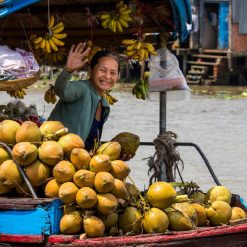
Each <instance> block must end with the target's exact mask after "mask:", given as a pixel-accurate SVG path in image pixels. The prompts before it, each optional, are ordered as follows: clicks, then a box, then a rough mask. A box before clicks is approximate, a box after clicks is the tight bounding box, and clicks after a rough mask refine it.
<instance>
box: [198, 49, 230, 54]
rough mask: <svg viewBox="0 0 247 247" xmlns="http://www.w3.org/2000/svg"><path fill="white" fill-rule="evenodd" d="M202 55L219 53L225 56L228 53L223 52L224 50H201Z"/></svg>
mask: <svg viewBox="0 0 247 247" xmlns="http://www.w3.org/2000/svg"><path fill="white" fill-rule="evenodd" d="M203 52H204V53H214V54H215V53H218V54H219V53H221V54H227V53H228V51H225V50H217V49H205V50H203Z"/></svg>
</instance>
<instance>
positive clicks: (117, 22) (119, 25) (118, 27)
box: [116, 20, 123, 33]
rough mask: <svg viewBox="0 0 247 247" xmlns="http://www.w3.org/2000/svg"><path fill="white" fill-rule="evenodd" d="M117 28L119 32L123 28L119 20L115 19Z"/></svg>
mask: <svg viewBox="0 0 247 247" xmlns="http://www.w3.org/2000/svg"><path fill="white" fill-rule="evenodd" d="M116 25H117V30H118V31H119V32H120V33H121V32H123V28H122V25H121V23H120V22H119V20H116Z"/></svg>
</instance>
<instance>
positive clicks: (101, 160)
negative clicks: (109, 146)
mask: <svg viewBox="0 0 247 247" xmlns="http://www.w3.org/2000/svg"><path fill="white" fill-rule="evenodd" d="M89 170H90V171H92V172H95V173H97V172H109V171H110V170H111V162H110V157H109V156H108V155H106V154H97V155H95V156H93V157H92V159H91V161H90V163H89Z"/></svg>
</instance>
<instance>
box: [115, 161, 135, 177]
mask: <svg viewBox="0 0 247 247" xmlns="http://www.w3.org/2000/svg"><path fill="white" fill-rule="evenodd" d="M110 172H111V174H112V175H113V177H114V178H118V179H120V180H124V179H125V178H126V177H127V176H128V175H129V173H130V168H129V166H128V165H127V163H126V162H124V161H122V160H113V161H112V162H111V171H110Z"/></svg>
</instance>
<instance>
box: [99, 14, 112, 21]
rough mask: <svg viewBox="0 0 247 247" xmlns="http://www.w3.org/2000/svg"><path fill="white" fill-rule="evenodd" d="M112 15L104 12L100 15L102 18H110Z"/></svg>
mask: <svg viewBox="0 0 247 247" xmlns="http://www.w3.org/2000/svg"><path fill="white" fill-rule="evenodd" d="M110 17H111V16H110V15H109V14H102V15H101V16H100V19H101V20H105V19H108V18H110Z"/></svg>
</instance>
